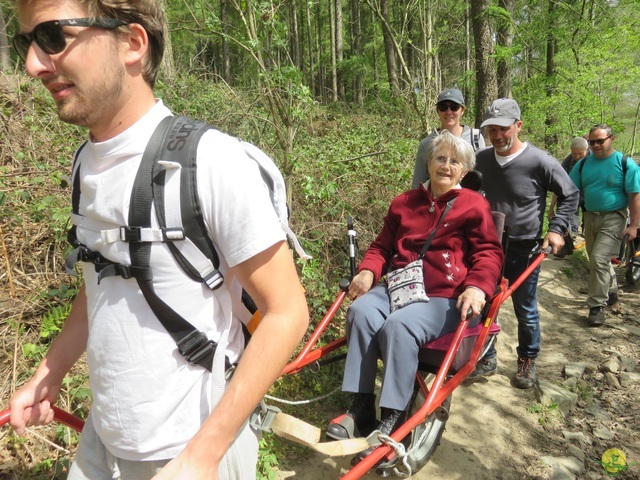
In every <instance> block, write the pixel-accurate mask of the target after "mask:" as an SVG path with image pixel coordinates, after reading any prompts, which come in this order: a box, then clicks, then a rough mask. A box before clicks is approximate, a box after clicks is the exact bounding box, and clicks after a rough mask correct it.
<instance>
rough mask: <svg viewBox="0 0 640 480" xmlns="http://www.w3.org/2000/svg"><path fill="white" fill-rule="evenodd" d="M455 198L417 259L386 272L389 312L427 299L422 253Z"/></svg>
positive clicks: (450, 205)
mask: <svg viewBox="0 0 640 480" xmlns="http://www.w3.org/2000/svg"><path fill="white" fill-rule="evenodd" d="M455 200H456V199H455V198H453V199H451V200H450V201H449V202H447V206H446V207H445V209H444V211H443V212H442V215H441V216H440V219H439V220H438V223H437V224H436V227H435V228H434V229H433V231H432V232H431V234H430V235H429V238H427V241H426V242H425V244H424V246H423V247H422V250H421V251H420V254H419V255H418V259H417V260H414V261H413V262H411V263H408V264H407V265H405V266H404V267H402V268H397V269H396V270H393V271H391V272H389V273H387V290H388V292H389V304H390V306H391V312H395V311H396V310H398V309H400V308H402V307H406V306H407V305H411V304H412V303H416V302H428V301H429V296H428V295H427V292H426V290H425V287H424V274H423V262H422V259H423V258H424V254H425V253H427V250H428V249H429V245H431V241H432V240H433V237H435V235H436V230H437V229H438V226H440V223H442V220H443V219H444V217H445V215H446V214H447V213H448V212H449V210H451V207H452V206H453V202H455Z"/></svg>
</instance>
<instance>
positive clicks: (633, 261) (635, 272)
mask: <svg viewBox="0 0 640 480" xmlns="http://www.w3.org/2000/svg"><path fill="white" fill-rule="evenodd" d="M639 248H640V240H638V239H637V238H636V239H634V240H633V241H631V242H627V243H626V245H625V246H624V256H623V257H622V258H624V259H625V261H626V262H628V265H627V271H626V272H625V278H626V280H627V284H628V285H635V284H636V283H638V281H640V257H635V254H636V251H638V249H639Z"/></svg>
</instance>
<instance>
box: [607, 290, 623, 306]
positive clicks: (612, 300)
mask: <svg viewBox="0 0 640 480" xmlns="http://www.w3.org/2000/svg"><path fill="white" fill-rule="evenodd" d="M618 300H620V299H619V298H618V292H612V293H610V294H609V298H608V299H607V305H609V306H610V307H613V306H614V305H615V304H616V303H618Z"/></svg>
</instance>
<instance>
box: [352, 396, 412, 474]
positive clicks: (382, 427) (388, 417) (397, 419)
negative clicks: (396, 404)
mask: <svg viewBox="0 0 640 480" xmlns="http://www.w3.org/2000/svg"><path fill="white" fill-rule="evenodd" d="M380 411H381V414H382V418H381V419H380V423H379V424H378V426H377V427H376V428H375V430H374V431H373V432H372V434H371V435H370V436H369V437H370V438H367V441H369V445H371V447H369V448H367V449H366V450H364V451H363V452H360V453H358V454H357V455H356V457H355V458H354V459H353V464H356V463H358V462H360V461H361V460H363V459H364V458H365V457H366V456H367V455H370V454H371V452H373V451H374V450H375V449H376V448H378V447H379V446H380V445H381V442H380V440H379V439H378V432H379V434H381V435H391V434H392V433H393V432H395V431H396V430H397V429H398V427H400V425H402V424H403V423H404V422H405V421H406V420H407V411H406V410H394V409H393V408H384V407H383V408H381V409H380ZM410 438H411V435H410V434H409V435H407V436H406V437H405V439H403V442H405V441H406V440H407V439H410Z"/></svg>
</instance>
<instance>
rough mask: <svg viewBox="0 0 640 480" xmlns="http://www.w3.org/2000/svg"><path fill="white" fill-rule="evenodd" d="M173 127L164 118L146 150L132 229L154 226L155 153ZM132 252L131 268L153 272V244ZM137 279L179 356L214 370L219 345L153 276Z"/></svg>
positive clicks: (131, 217) (134, 201)
mask: <svg viewBox="0 0 640 480" xmlns="http://www.w3.org/2000/svg"><path fill="white" fill-rule="evenodd" d="M171 124H172V117H167V118H166V119H164V120H163V121H162V122H161V124H160V125H159V126H158V128H157V129H156V130H155V132H154V133H153V135H152V137H151V140H150V141H149V144H148V145H147V148H146V149H145V152H144V154H143V157H142V161H141V164H140V168H139V169H138V173H137V175H136V179H135V182H134V185H133V190H132V192H131V206H130V208H129V226H132V227H142V228H150V227H151V205H152V203H153V182H154V177H153V173H154V170H155V168H154V167H155V165H156V159H157V155H156V154H157V152H158V151H160V149H161V148H162V145H163V144H164V143H165V141H164V140H165V136H166V135H167V134H168V131H169V129H170V126H171ZM196 143H197V142H196ZM190 205H191V204H190ZM129 251H130V254H131V263H132V265H136V266H137V267H138V268H141V269H144V270H147V271H148V272H149V273H151V268H150V265H149V259H150V256H151V243H150V242H130V243H129ZM135 278H136V280H137V282H138V285H139V286H140V290H141V291H142V294H143V295H144V298H145V299H146V301H147V303H148V304H149V306H150V307H151V310H152V311H153V313H154V314H155V315H156V317H158V320H160V322H161V323H162V325H163V326H164V328H165V329H166V330H167V332H168V333H169V334H170V335H171V337H172V338H173V340H174V341H175V342H176V345H177V346H178V351H179V352H180V354H181V355H182V356H184V357H185V358H186V360H187V361H188V362H189V363H191V364H197V365H200V366H202V367H204V368H206V369H207V370H209V371H211V368H212V364H213V356H214V353H215V350H216V346H217V344H216V343H215V342H214V341H213V340H209V339H208V338H207V336H206V334H204V333H203V332H201V331H199V330H198V329H196V328H195V327H194V326H193V325H191V324H190V323H189V322H188V321H186V320H185V319H184V318H182V316H180V315H179V314H178V313H177V312H176V311H175V310H173V309H172V308H171V307H169V305H167V304H166V303H165V302H164V301H163V300H162V299H161V298H160V297H158V295H157V294H156V292H155V289H154V287H153V275H151V274H149V275H144V276H142V275H140V276H137V275H136V276H135ZM226 363H227V367H230V366H231V365H230V362H229V360H228V359H226Z"/></svg>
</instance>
